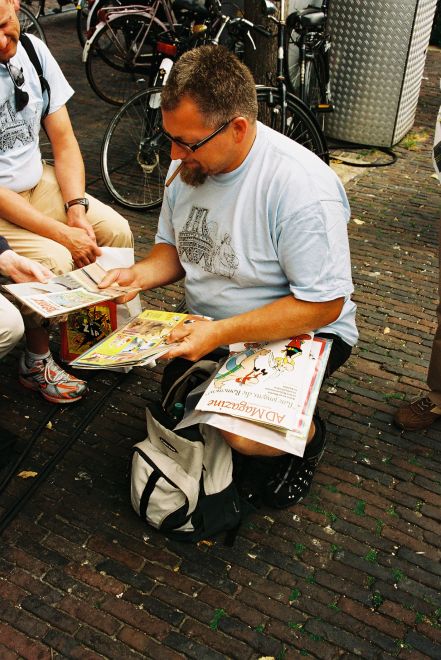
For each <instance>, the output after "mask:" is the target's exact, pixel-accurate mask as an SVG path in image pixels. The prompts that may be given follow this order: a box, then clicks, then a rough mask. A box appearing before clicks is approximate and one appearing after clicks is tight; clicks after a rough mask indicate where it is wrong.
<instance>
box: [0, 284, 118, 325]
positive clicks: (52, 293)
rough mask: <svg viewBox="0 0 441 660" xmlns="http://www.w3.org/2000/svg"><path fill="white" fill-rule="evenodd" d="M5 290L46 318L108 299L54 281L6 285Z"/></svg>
mask: <svg viewBox="0 0 441 660" xmlns="http://www.w3.org/2000/svg"><path fill="white" fill-rule="evenodd" d="M54 279H55V278H54ZM3 288H4V289H6V290H7V291H9V292H10V293H12V294H13V295H14V296H15V297H16V298H18V300H20V301H21V302H22V303H24V304H25V305H27V306H28V307H31V309H33V310H34V311H36V312H38V313H39V314H40V315H41V316H43V317H44V318H52V317H54V316H60V315H62V314H67V313H69V312H70V311H73V310H75V309H81V308H82V307H87V306H88V305H95V304H96V303H98V302H101V301H103V300H107V299H108V296H106V294H105V293H103V292H101V293H100V294H96V293H92V292H91V291H87V289H84V288H82V287H80V286H79V285H78V283H76V284H75V288H74V289H71V288H70V287H69V288H68V287H67V286H65V285H62V284H58V283H56V282H53V280H49V282H47V283H46V284H41V283H40V282H29V283H25V284H4V285H3Z"/></svg>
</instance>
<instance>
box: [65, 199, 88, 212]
mask: <svg viewBox="0 0 441 660" xmlns="http://www.w3.org/2000/svg"><path fill="white" fill-rule="evenodd" d="M75 204H81V206H84V208H85V209H86V213H87V211H88V210H89V200H88V199H87V197H77V198H76V199H71V200H70V202H66V203H65V204H64V210H65V211H66V213H67V212H68V210H69V209H70V207H71V206H75Z"/></svg>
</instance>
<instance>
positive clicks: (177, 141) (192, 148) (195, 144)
mask: <svg viewBox="0 0 441 660" xmlns="http://www.w3.org/2000/svg"><path fill="white" fill-rule="evenodd" d="M235 119H237V117H232V118H231V119H228V120H227V121H225V122H224V123H223V124H222V126H219V128H216V130H215V131H213V132H212V133H210V135H207V137H204V138H202V140H199V142H193V144H189V143H188V142H184V140H180V139H179V138H174V137H173V136H172V135H170V133H168V132H167V131H166V130H165V128H163V127H161V128H160V131H161V133H162V135H163V136H164V137H166V138H167V140H169V142H174V143H175V144H177V145H178V146H179V147H182V148H183V149H188V151H191V152H192V153H194V152H195V151H196V150H197V149H200V148H201V147H203V146H204V144H207V142H210V140H212V139H213V138H215V137H216V135H219V133H221V132H222V131H223V130H224V128H226V127H227V126H228V124H231V122H232V121H234V120H235Z"/></svg>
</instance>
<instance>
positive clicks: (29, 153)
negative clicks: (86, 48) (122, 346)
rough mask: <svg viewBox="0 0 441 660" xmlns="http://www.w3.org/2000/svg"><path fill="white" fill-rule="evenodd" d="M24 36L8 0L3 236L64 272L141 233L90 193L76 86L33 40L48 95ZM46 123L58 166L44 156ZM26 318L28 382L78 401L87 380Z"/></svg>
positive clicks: (2, 95)
mask: <svg viewBox="0 0 441 660" xmlns="http://www.w3.org/2000/svg"><path fill="white" fill-rule="evenodd" d="M19 36H20V26H19V22H18V20H17V16H16V14H15V10H14V4H13V0H0V122H1V134H0V234H1V235H3V236H4V237H5V238H6V239H7V241H8V243H9V245H10V246H11V248H12V249H13V250H14V251H15V252H17V253H18V254H20V255H23V256H26V257H28V258H30V259H34V260H36V261H38V262H39V263H41V264H43V265H45V266H46V267H47V268H49V269H50V270H51V271H52V272H53V273H54V274H56V275H58V274H61V273H65V272H67V271H69V270H71V269H72V268H73V266H76V267H81V266H84V265H86V264H89V263H91V262H93V261H95V259H96V257H97V255H99V254H100V248H99V246H100V245H110V246H116V247H131V246H133V238H132V234H131V231H130V228H129V226H128V223H127V221H126V220H125V219H124V218H123V217H122V216H120V215H119V214H118V213H116V211H114V210H113V209H111V208H110V207H108V206H106V205H104V204H102V203H101V202H99V201H98V200H96V199H94V198H93V197H90V196H87V197H86V196H85V192H84V188H85V174H84V164H83V160H82V157H81V153H80V150H79V147H78V143H77V141H76V139H75V136H74V133H73V130H72V126H71V123H70V119H69V115H68V112H67V109H66V106H65V104H66V102H67V100H68V99H69V98H70V97H71V96H72V94H73V90H72V88H71V87H70V86H69V84H68V83H67V81H66V79H65V78H64V76H63V74H62V72H61V70H60V68H59V66H58V64H57V63H56V62H55V60H54V58H53V57H52V55H51V54H50V52H49V50H48V49H47V47H46V46H45V44H43V43H42V42H41V41H40V40H39V39H37V38H35V37H29V39H31V41H32V44H33V45H34V48H35V51H36V54H37V57H38V60H39V62H40V64H41V67H42V70H43V76H44V78H45V80H46V81H47V83H48V85H49V88H50V93H49V94H48V93H47V91H45V92H44V93H43V91H42V85H41V82H40V78H39V76H38V73H37V70H36V68H35V67H34V65H33V64H32V62H31V60H30V58H29V56H28V53H27V52H26V50H25V48H24V46H23V44H22V43H21V42H20V41H19ZM46 112H47V115H46ZM40 120H42V125H43V127H44V129H45V131H46V133H47V135H48V138H49V141H50V143H51V147H52V152H53V156H54V167H51V166H49V165H47V164H46V163H42V160H41V153H40V147H39V131H40ZM23 315H24V321H25V327H26V339H27V351H26V354H25V355H24V356H23V358H22V360H21V361H20V381H21V383H22V384H23V385H25V386H26V387H29V388H31V389H35V390H40V391H41V393H42V394H43V396H45V397H46V398H49V396H47V395H48V392H49V390H52V392H51V394H50V398H49V400H50V401H52V402H54V403H69V402H72V401H77V400H78V399H79V398H81V396H82V394H83V393H84V392H85V389H86V386H85V383H84V381H82V380H78V379H76V378H74V377H73V376H70V375H69V374H67V373H66V372H65V371H63V370H62V369H61V368H60V367H59V366H58V365H57V364H56V363H55V362H54V361H53V359H52V357H51V355H50V352H49V340H48V332H47V329H46V328H44V327H42V325H41V320H40V319H39V318H38V319H36V318H35V315H30V314H29V312H27V311H26V310H25V309H23ZM54 383H56V384H57V385H59V384H60V383H61V384H63V383H65V384H66V385H67V387H66V389H64V388H60V387H56V388H54V387H52V385H53V384H54ZM49 385H50V386H49Z"/></svg>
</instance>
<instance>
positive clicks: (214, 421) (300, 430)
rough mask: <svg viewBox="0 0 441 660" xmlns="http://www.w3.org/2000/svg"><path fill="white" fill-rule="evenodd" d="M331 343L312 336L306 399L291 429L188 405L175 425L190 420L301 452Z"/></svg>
mask: <svg viewBox="0 0 441 660" xmlns="http://www.w3.org/2000/svg"><path fill="white" fill-rule="evenodd" d="M331 345H332V340H330V339H324V338H321V337H320V338H319V337H315V338H314V341H313V344H312V345H311V351H310V356H309V357H310V364H311V365H312V373H311V376H310V379H309V381H308V382H307V400H306V403H305V405H304V408H303V410H299V411H298V418H297V425H296V428H295V430H294V431H289V430H284V429H281V428H276V427H274V426H268V425H265V424H262V423H258V422H256V421H252V422H251V421H249V420H245V419H243V418H241V417H236V416H233V415H231V414H225V413H224V414H220V413H218V412H215V413H212V412H204V411H201V410H198V409H194V408H192V407H189V408H187V406H186V413H185V416H184V418H183V419H182V420H181V421H180V422H179V424H178V425H177V426H176V430H178V429H180V428H185V427H187V426H191V425H193V424H200V423H205V424H210V425H211V426H216V427H217V428H220V429H223V430H225V431H230V432H232V433H236V434H238V435H241V436H243V437H244V438H249V439H250V440H255V441H256V442H261V443H262V444H264V445H269V446H271V447H275V448H276V449H280V450H282V451H286V452H287V453H290V454H295V455H296V456H303V453H304V450H305V446H306V440H307V437H308V432H309V428H310V426H311V422H312V416H313V414H314V410H315V407H316V405H317V399H318V395H319V392H320V387H321V384H322V381H323V377H324V374H325V371H326V364H327V362H328V358H329V353H330V350H331ZM195 391H196V390H195ZM187 401H188V399H187ZM193 405H194V404H193ZM196 408H198V406H196Z"/></svg>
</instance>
